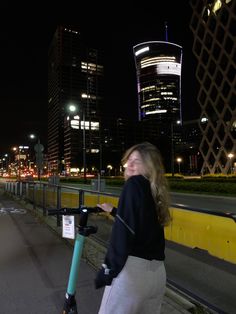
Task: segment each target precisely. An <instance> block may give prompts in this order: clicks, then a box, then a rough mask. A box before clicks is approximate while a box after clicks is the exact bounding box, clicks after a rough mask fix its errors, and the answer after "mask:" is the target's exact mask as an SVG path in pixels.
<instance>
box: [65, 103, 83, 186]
mask: <svg viewBox="0 0 236 314" xmlns="http://www.w3.org/2000/svg"><path fill="white" fill-rule="evenodd" d="M68 110H69V112H71V113H74V114H76V113H77V111H78V107H77V106H76V105H74V104H70V105H68ZM81 111H82V121H80V130H81V128H82V132H83V133H82V136H83V137H82V139H83V140H82V141H83V144H82V152H83V168H84V182H86V177H87V176H86V136H85V111H84V108H83V107H82V110H81Z"/></svg>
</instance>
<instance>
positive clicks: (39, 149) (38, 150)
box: [29, 134, 44, 181]
mask: <svg viewBox="0 0 236 314" xmlns="http://www.w3.org/2000/svg"><path fill="white" fill-rule="evenodd" d="M29 138H31V139H37V138H38V142H37V144H35V145H34V150H35V156H36V165H37V171H38V180H39V181H40V178H41V169H42V167H43V151H44V147H43V145H42V144H41V143H40V138H39V136H36V135H35V134H30V135H29Z"/></svg>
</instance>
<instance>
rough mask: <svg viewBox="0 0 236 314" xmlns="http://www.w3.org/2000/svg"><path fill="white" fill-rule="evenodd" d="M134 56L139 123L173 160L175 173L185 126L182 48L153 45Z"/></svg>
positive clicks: (135, 49)
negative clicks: (176, 148)
mask: <svg viewBox="0 0 236 314" xmlns="http://www.w3.org/2000/svg"><path fill="white" fill-rule="evenodd" d="M133 54H134V59H135V67H136V78H137V95H138V114H139V121H140V122H142V124H143V125H144V126H145V129H146V132H147V133H148V137H149V139H150V141H152V142H153V143H155V144H157V146H159V147H160V148H161V151H162V154H163V156H164V159H165V160H169V165H167V170H171V171H172V172H173V171H174V158H175V152H174V150H175V143H176V142H177V141H178V137H179V132H177V130H179V128H178V126H177V123H179V124H180V125H181V124H182V111H181V67H182V47H181V46H179V45H176V44H174V43H171V42H168V41H149V42H143V43H140V44H138V45H136V46H134V47H133ZM167 138H169V141H168V140H166V139H167ZM163 143H165V145H162V144H163ZM168 143H169V145H168ZM170 151H171V155H170ZM168 168H169V169H168Z"/></svg>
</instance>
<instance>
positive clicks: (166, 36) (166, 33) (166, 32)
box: [165, 22, 168, 41]
mask: <svg viewBox="0 0 236 314" xmlns="http://www.w3.org/2000/svg"><path fill="white" fill-rule="evenodd" d="M165 39H166V41H168V25H167V22H165Z"/></svg>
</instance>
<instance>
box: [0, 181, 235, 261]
mask: <svg viewBox="0 0 236 314" xmlns="http://www.w3.org/2000/svg"><path fill="white" fill-rule="evenodd" d="M5 190H6V191H7V192H9V193H11V194H14V195H17V196H18V197H20V198H21V199H24V200H26V201H28V202H30V203H32V205H33V208H36V207H40V208H42V212H43V215H46V212H47V208H50V207H53V208H57V209H59V208H61V207H75V208H76V207H80V206H81V205H87V206H95V205H96V204H97V203H104V202H110V203H112V204H113V205H114V206H117V204H118V196H117V194H113V193H108V192H103V191H97V190H92V189H91V190H90V189H84V188H78V187H70V186H68V185H67V186H63V185H53V184H49V183H45V182H7V183H6V186H5ZM170 210H171V216H172V222H171V224H170V225H169V226H167V227H165V236H166V239H167V240H170V241H173V242H175V243H179V244H182V245H185V246H187V247H191V248H195V247H197V248H199V249H202V250H206V251H208V252H209V254H211V255H213V256H216V257H218V258H220V259H224V260H226V261H229V262H231V263H235V264H236V237H235V235H236V224H235V222H236V215H235V214H234V213H223V212H218V211H217V212H215V211H212V210H204V209H199V208H191V207H188V206H185V205H183V204H181V205H179V204H172V205H171V208H170ZM104 215H106V216H107V217H108V216H109V217H110V215H109V214H108V213H104ZM56 223H57V226H60V225H61V217H60V216H59V215H57V216H56Z"/></svg>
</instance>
